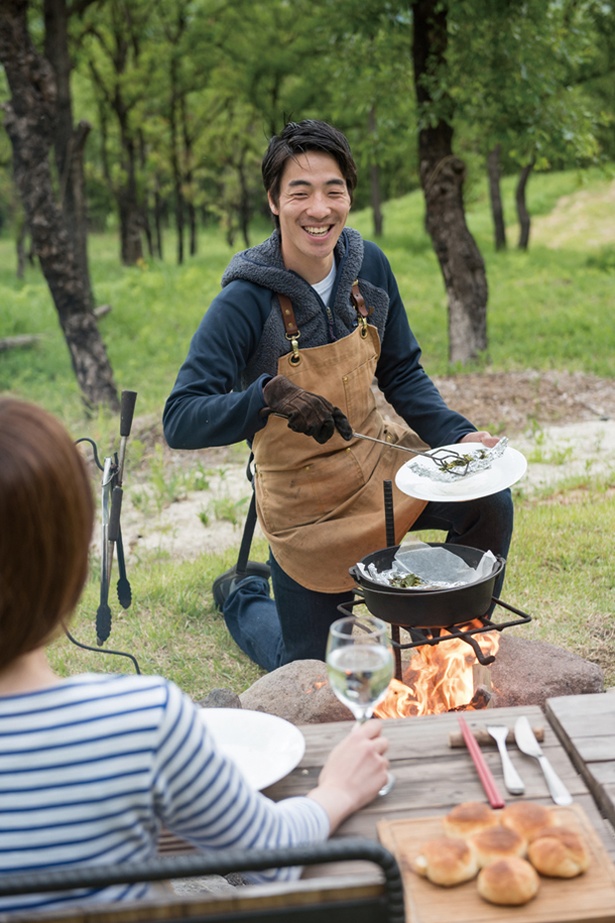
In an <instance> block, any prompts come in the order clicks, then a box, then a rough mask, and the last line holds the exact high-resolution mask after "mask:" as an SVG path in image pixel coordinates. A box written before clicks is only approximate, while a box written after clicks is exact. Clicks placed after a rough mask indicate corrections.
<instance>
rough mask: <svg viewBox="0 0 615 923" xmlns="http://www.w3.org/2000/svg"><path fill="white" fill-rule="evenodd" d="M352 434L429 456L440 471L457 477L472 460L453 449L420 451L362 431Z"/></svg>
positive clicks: (425, 456) (464, 472) (461, 474)
mask: <svg viewBox="0 0 615 923" xmlns="http://www.w3.org/2000/svg"><path fill="white" fill-rule="evenodd" d="M352 436H353V439H367V441H368V442H377V443H378V444H379V445H386V446H388V447H389V448H390V449H400V450H401V451H402V452H410V454H411V455H421V456H423V458H430V459H431V461H432V462H433V463H434V465H436V467H438V468H440V470H441V471H446V473H447V474H456V475H459V477H463V475H464V474H467V473H468V468H469V466H470V462H471V461H472V456H471V455H467V456H464V455H461V454H460V453H459V452H455V451H454V449H444V448H442V449H430V450H429V452H421V451H419V450H418V449H411V448H409V447H408V446H405V445H399V444H398V443H396V442H387V441H386V440H385V439H376V438H375V437H374V436H365V435H363V433H354V432H353V434H352Z"/></svg>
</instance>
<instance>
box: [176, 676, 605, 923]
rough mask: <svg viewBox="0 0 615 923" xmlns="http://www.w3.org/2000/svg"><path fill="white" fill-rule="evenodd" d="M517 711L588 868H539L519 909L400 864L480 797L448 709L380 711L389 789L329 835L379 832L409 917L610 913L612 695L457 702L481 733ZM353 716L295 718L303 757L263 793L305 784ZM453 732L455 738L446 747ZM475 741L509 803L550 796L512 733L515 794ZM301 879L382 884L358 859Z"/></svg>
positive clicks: (555, 922)
mask: <svg viewBox="0 0 615 923" xmlns="http://www.w3.org/2000/svg"><path fill="white" fill-rule="evenodd" d="M520 715H526V716H527V717H528V719H529V721H530V724H531V726H532V727H533V728H534V729H535V730H537V729H540V730H541V732H542V736H543V740H542V741H541V745H542V748H543V751H544V753H545V755H546V756H547V757H548V759H549V760H550V761H551V764H552V765H553V767H554V769H555V771H556V772H557V773H558V775H559V776H560V777H561V779H562V781H563V782H564V783H565V785H566V786H567V788H568V790H569V791H570V793H571V795H572V796H573V799H574V803H573V805H572V806H570V807H565V808H559V807H555V806H554V810H555V811H556V812H559V814H558V820H559V821H560V822H563V823H564V824H565V825H571V826H573V827H574V826H576V827H577V829H579V832H584V833H585V835H586V842H587V844H588V847H589V850H590V854H591V862H590V868H589V869H588V871H587V872H586V873H585V874H584V875H581V876H580V877H579V878H575V879H570V880H568V881H562V880H561V879H545V878H544V877H543V878H541V884H540V892H539V894H538V896H537V897H536V898H535V900H533V901H531V902H530V903H529V904H527V905H525V906H523V907H498V906H496V905H492V904H488V903H487V902H485V901H483V900H482V899H481V898H480V897H479V896H478V894H477V892H476V882H475V881H470V882H466V883H465V884H462V885H459V886H457V887H455V888H438V887H437V886H435V885H432V884H431V883H430V882H428V881H427V880H425V879H422V878H419V876H417V875H415V874H414V873H413V872H412V871H410V869H409V867H408V863H407V857H408V856H409V854H410V851H414V854H415V855H416V853H417V852H418V851H420V843H422V842H424V841H425V839H426V838H430V837H432V836H434V835H435V836H437V835H442V833H443V830H442V823H441V818H442V817H443V816H444V815H445V814H446V813H448V811H450V810H451V809H452V808H453V807H454V806H455V805H457V804H459V803H461V802H463V801H483V802H486V796H485V793H484V790H483V788H482V785H481V783H480V781H479V778H478V775H477V772H476V769H475V767H474V764H473V762H472V759H471V757H470V754H469V752H468V751H467V749H466V748H465V746H463V745H462V744H461V741H460V734H459V731H460V728H459V721H458V716H457V715H456V714H454V713H448V714H443V715H434V716H427V717H423V718H400V719H390V720H387V721H385V725H384V733H385V734H386V736H387V737H388V738H389V740H390V749H389V756H390V760H391V770H392V772H393V773H394V775H395V779H396V782H395V787H394V788H393V790H392V791H391V792H390V794H388V795H386V796H385V797H383V798H376V799H375V801H373V802H372V804H370V805H368V806H367V807H365V808H363V810H361V811H359V812H358V813H357V814H355V815H354V816H353V817H350V818H349V819H348V820H347V821H346V822H345V823H344V824H343V825H342V826H341V827H340V829H339V830H338V831H337V832H336V834H335V836H336V837H343V836H361V837H368V838H371V839H374V840H377V839H379V830H378V826H379V825H380V833H381V834H383V835H384V842H385V845H386V846H388V848H390V849H391V851H392V852H394V853H395V854H396V856H397V857H398V861H399V862H400V867H401V872H402V877H403V880H404V892H405V904H406V920H407V923H442V921H443V920H448V919H454V920H455V921H456V923H508V921H509V920H510V923H615V865H613V862H614V860H615V833H614V829H613V826H612V822H613V821H614V820H615V808H614V798H613V794H614V791H615V784H614V783H615V734H614V730H615V695H608V694H604V695H596V696H592V695H586V696H573V697H569V698H564V699H551V700H549V702H548V705H547V707H546V709H545V711H543V710H542V709H541V708H539V707H538V706H523V707H514V708H493V709H486V710H482V711H474V712H464V718H465V721H466V723H467V724H468V725H469V726H470V728H471V729H472V731H474V732H475V733H480V732H481V731H482V732H484V729H485V728H486V725H487V724H505V725H507V726H508V728H509V729H510V730H512V729H513V727H514V723H515V720H516V719H517V718H518V717H519V716H520ZM350 726H351V725H350V722H336V723H331V724H311V725H303V726H302V727H301V731H302V732H303V735H304V737H305V741H306V749H305V754H304V756H303V759H302V760H301V762H300V763H299V765H298V766H297V767H296V768H295V769H294V770H293V772H291V773H290V774H289V775H288V776H286V777H285V778H284V779H282V780H280V782H278V783H276V784H275V785H273V786H271V787H270V788H269V789H267V790H266V791H265V794H267V795H268V796H269V797H271V798H273V799H274V800H276V801H277V800H280V799H282V798H287V797H289V796H293V795H303V794H305V793H306V792H308V791H309V790H310V789H312V788H314V786H315V785H316V784H317V780H318V775H319V773H320V770H321V768H322V765H323V763H324V761H325V759H326V757H327V755H328V753H329V752H330V750H331V748H332V747H333V746H334V745H335V744H336V743H337V742H338V741H339V740H340V739H341V738H342V737H344V736H345V735H346V734H348V732H349V730H350ZM453 738H457V739H458V740H459V744H460V745H457V746H451V741H452V740H453ZM481 749H482V751H483V754H484V756H485V759H486V761H487V763H488V765H489V767H490V769H491V771H492V773H493V776H494V778H495V780H496V782H497V784H498V787H499V789H500V792H501V794H502V796H503V798H504V799H505V801H506V804H511V803H513V802H514V801H515V800H519V797H521V798H522V799H525V800H530V801H534V802H538V803H541V804H545V805H552V804H553V802H552V801H551V799H550V796H549V792H548V789H547V786H546V782H545V779H544V776H543V774H542V771H541V769H540V767H539V765H538V763H537V761H536V760H534V759H532V758H531V757H526V756H524V754H522V753H521V752H520V751H519V750H518V749H517V748H516V745H515V744H514V742H513V743H511V746H510V748H509V749H510V755H511V758H512V760H513V762H514V764H515V766H516V768H517V769H518V771H519V772H520V774H521V776H522V778H523V780H524V782H525V785H526V791H525V793H524V795H523V796H513V795H510V794H509V793H508V792H507V791H506V789H505V786H504V781H503V774H502V768H501V762H500V757H499V753H498V751H497V747H496V745H495V742H494V741H493V742H491V739H490V738H489V737H488V735H487V737H486V742H485V743H483V742H482V741H481ZM562 812H563V814H562ZM560 815H562V816H560ZM564 815H565V816H564ZM387 822H390V823H387ZM184 847H185V844H184ZM331 876H335V877H333V878H332V877H331ZM303 877H304V879H305V880H304V882H303V884H304V885H305V887H306V888H310V887H314V886H318V885H319V882H320V883H322V882H323V881H325V880H326V881H328V882H329V883H332V882H335V884H336V885H337V886H338V887H339V888H345V889H352V888H356V887H357V886H358V885H359V884H360V885H361V886H364V887H368V888H372V889H373V888H374V887H375V888H378V887H380V888H381V887H382V884H381V881H382V875H381V873H380V872H378V871H377V870H375V869H374V866H373V865H371V864H368V863H365V862H363V863H350V862H344V863H337V864H334V863H330V864H327V865H326V866H312V867H310V868H308V869H306V870H305V871H304V875H303Z"/></svg>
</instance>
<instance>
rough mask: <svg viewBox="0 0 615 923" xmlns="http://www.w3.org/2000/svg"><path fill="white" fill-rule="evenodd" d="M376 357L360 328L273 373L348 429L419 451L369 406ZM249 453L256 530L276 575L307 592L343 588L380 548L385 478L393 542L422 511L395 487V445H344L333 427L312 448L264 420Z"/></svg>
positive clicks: (373, 343)
mask: <svg viewBox="0 0 615 923" xmlns="http://www.w3.org/2000/svg"><path fill="white" fill-rule="evenodd" d="M379 355H380V339H379V336H378V331H377V330H376V328H375V327H373V326H371V325H367V324H365V325H363V326H361V324H360V325H359V327H358V328H357V329H356V330H355V331H354V332H353V333H351V334H350V335H349V336H346V337H344V338H343V339H341V340H338V341H336V342H335V343H330V344H328V345H326V346H315V347H311V348H309V349H302V350H301V351H300V361H298V362H297V363H296V364H293V361H291V354H289V355H288V356H282V357H281V358H280V359H279V361H278V374H279V375H285V376H286V377H287V378H289V379H291V380H292V381H294V383H295V384H296V385H298V386H299V387H300V388H304V389H305V390H306V391H313V392H314V393H316V394H321V395H323V396H324V397H326V398H327V399H328V400H329V401H331V403H332V404H334V405H335V406H337V407H339V408H340V409H341V410H343V412H344V413H345V414H346V416H347V417H348V419H349V421H350V424H351V426H352V428H353V430H354V431H355V432H357V433H363V434H365V435H367V436H374V437H376V439H386V440H387V441H388V442H399V443H401V444H403V445H408V446H412V445H414V446H416V447H417V448H419V447H421V446H423V447H424V443H422V442H421V441H420V439H419V438H418V436H417V435H416V434H415V433H414V432H412V430H410V429H409V428H408V427H406V426H402V425H399V424H397V423H393V422H389V421H385V420H384V419H383V417H382V416H381V414H380V413H379V412H378V410H377V409H376V401H375V397H374V394H373V392H372V388H371V385H372V381H373V377H374V372H375V368H376V363H377V361H378V357H379ZM295 359H296V357H295ZM252 448H253V451H254V459H255V489H256V506H257V511H258V518H259V521H260V525H261V528H262V531H263V533H264V535H265V536H266V538H267V540H268V542H269V545H270V547H271V549H272V551H273V554H274V556H275V558H276V560H277V561H278V563H279V564H280V566H281V567H282V569H283V570H284V571H286V573H287V574H289V575H290V576H291V577H292V578H293V580H296V581H297V582H298V583H300V584H301V585H302V586H305V587H307V588H308V589H310V590H316V591H319V592H323V593H339V592H343V591H344V590H349V589H352V587H353V586H354V581H353V579H352V577H351V576H350V574H349V573H348V568H349V567H351V566H352V565H353V564H356V562H357V561H359V560H360V559H361V558H363V557H365V556H366V555H367V554H370V553H371V552H372V551H376V550H377V549H379V548H383V547H385V546H386V544H387V542H386V523H385V515H384V499H383V496H384V493H383V481H384V480H391V481H393V509H394V517H395V540H396V542H400V541H401V539H402V538H403V536H404V535H405V534H406V532H407V531H408V529H409V528H410V526H411V525H412V524H413V523H414V521H415V520H416V519H417V517H418V516H419V514H420V513H421V512H422V510H423V509H424V508H425V506H426V501H424V500H416V499H414V498H412V497H408V496H406V495H405V494H403V493H402V492H401V491H400V490H398V488H397V487H396V486H395V474H396V472H397V471H398V469H399V468H400V467H401V465H402V464H403V463H404V461H405V459H404V456H403V455H402V453H401V452H398V451H397V450H396V449H387V448H385V447H384V446H380V445H376V444H375V443H373V442H367V441H365V440H362V439H355V440H353V441H352V442H346V441H345V440H344V439H342V437H341V436H340V434H339V433H338V432H337V431H336V432H335V434H334V435H333V436H332V437H331V439H330V440H329V441H328V442H326V443H325V444H324V445H319V444H318V443H317V442H316V440H315V439H312V438H311V437H310V436H306V435H304V434H303V433H294V432H292V430H290V429H289V428H288V423H287V421H286V420H285V419H283V418H280V417H276V416H274V415H273V414H272V415H271V416H270V417H269V418H268V420H267V425H266V426H265V428H264V429H262V430H260V431H259V432H258V433H257V434H256V435H255V437H254V442H253V447H252ZM408 457H409V456H408Z"/></svg>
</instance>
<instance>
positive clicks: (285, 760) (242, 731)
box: [200, 708, 305, 791]
mask: <svg viewBox="0 0 615 923" xmlns="http://www.w3.org/2000/svg"><path fill="white" fill-rule="evenodd" d="M200 715H201V718H202V719H203V723H204V724H205V725H206V727H207V728H208V730H209V731H211V734H212V736H213V738H214V740H215V742H216V744H217V745H218V747H219V748H220V750H221V751H222V753H224V755H225V756H228V757H229V759H232V760H233V762H234V763H236V764H237V766H238V767H239V769H240V770H241V772H242V774H243V775H244V777H245V778H246V779H247V780H248V782H249V783H250V785H252V787H253V788H254V789H256V791H261V790H262V789H263V788H268V787H269V786H270V785H273V783H274V782H279V780H280V779H283V778H284V776H286V775H288V773H289V772H292V770H293V769H294V768H295V766H297V764H298V763H299V762H300V760H301V757H302V756H303V754H304V752H305V738H304V736H303V734H302V733H301V731H300V730H299V728H297V727H295V725H294V724H291V723H290V721H285V719H284V718H278V717H277V715H268V714H267V713H266V712H263V711H251V710H249V709H247V708H203V709H201V711H200Z"/></svg>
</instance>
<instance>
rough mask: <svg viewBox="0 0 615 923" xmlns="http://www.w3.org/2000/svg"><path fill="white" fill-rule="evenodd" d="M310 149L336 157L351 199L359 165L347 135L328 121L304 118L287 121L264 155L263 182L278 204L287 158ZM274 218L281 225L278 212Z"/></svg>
mask: <svg viewBox="0 0 615 923" xmlns="http://www.w3.org/2000/svg"><path fill="white" fill-rule="evenodd" d="M307 151H320V152H321V153H323V154H329V156H331V157H333V159H334V160H335V161H336V162H337V165H338V167H339V168H340V172H341V174H342V176H343V177H344V179H345V180H346V186H347V188H348V193H349V195H350V199H351V201H352V194H353V192H354V190H355V187H356V185H357V165H356V164H355V162H354V158H353V156H352V151H351V150H350V145H349V144H348V140H347V138H346V136H345V135H344V134H342V132H341V131H339V130H338V129H337V128H334V127H333V126H332V125H329V124H328V123H327V122H321V121H318V120H317V119H304V120H303V121H302V122H288V123H287V124H286V125H285V126H284V128H283V129H282V131H281V132H280V133H279V134H278V135H274V136H273V138H272V139H271V141H270V142H269V146H268V148H267V150H266V152H265V156H264V157H263V163H262V174H263V184H264V186H265V191H266V192H268V193H269V194H270V195H271V198H272V199H273V201H274V203H275V204H276V206H277V204H278V202H279V198H280V183H281V180H282V173H283V172H284V166H285V164H286V161H287V160H288V159H289V158H290V157H296V156H297V155H298V154H305V153H306V152H307ZM273 217H274V219H275V221H276V224H277V225H278V226H279V220H278V217H277V215H274V216H273Z"/></svg>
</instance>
